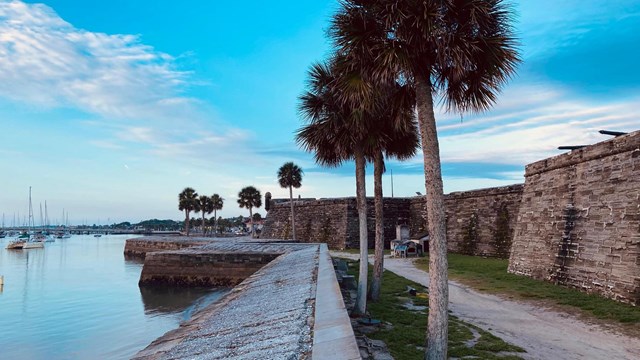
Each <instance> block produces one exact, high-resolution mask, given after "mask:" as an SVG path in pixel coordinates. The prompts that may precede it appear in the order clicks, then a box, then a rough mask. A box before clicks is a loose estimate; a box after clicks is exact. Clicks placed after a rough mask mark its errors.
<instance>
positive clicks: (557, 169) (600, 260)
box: [509, 132, 640, 304]
mask: <svg viewBox="0 0 640 360" xmlns="http://www.w3.org/2000/svg"><path fill="white" fill-rule="evenodd" d="M509 271H510V272H512V273H515V274H521V275H527V276H531V277H534V278H537V279H544V280H548V281H552V282H554V283H557V284H562V285H567V286H571V287H575V288H577V289H580V290H582V291H585V292H593V293H598V294H601V295H604V296H606V297H609V298H612V299H616V300H619V301H623V302H628V303H631V304H638V303H639V300H640V132H634V133H630V134H628V135H625V136H620V137H617V138H614V139H611V140H608V141H604V142H602V143H598V144H595V145H593V146H589V147H586V148H583V149H580V150H574V151H571V152H570V153H567V154H563V155H559V156H555V157H553V158H550V159H546V160H543V161H539V162H536V163H533V164H531V165H529V166H527V170H526V175H525V187H524V192H523V195H522V205H521V207H520V211H519V213H518V219H517V225H516V229H515V235H514V240H513V246H512V250H511V257H510V261H509Z"/></svg>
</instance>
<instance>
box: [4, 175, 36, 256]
mask: <svg viewBox="0 0 640 360" xmlns="http://www.w3.org/2000/svg"><path fill="white" fill-rule="evenodd" d="M33 225H34V219H33V206H32V205H31V186H29V233H28V234H27V236H24V237H23V236H20V237H18V238H16V239H15V240H14V241H12V242H10V243H9V244H8V245H7V249H38V248H44V242H43V241H38V240H36V239H35V237H34V235H33Z"/></svg>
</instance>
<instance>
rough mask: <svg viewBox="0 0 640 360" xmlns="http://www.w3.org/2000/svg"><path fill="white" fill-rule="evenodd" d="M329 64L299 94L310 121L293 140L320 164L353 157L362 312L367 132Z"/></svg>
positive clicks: (362, 306)
mask: <svg viewBox="0 0 640 360" xmlns="http://www.w3.org/2000/svg"><path fill="white" fill-rule="evenodd" d="M332 66H333V64H331V63H318V64H315V65H313V66H312V67H311V70H310V71H309V80H308V89H307V91H306V92H305V93H303V94H302V95H301V96H300V100H301V103H300V112H301V114H302V116H303V117H304V118H305V119H307V120H308V122H309V123H308V124H307V125H305V126H304V127H302V128H301V129H299V130H298V132H297V134H296V142H297V143H298V145H300V146H301V147H302V148H303V149H305V150H306V151H308V152H313V153H314V158H315V160H316V162H317V163H318V164H320V165H323V166H329V167H334V166H339V165H340V164H342V163H343V162H344V161H346V160H349V159H354V160H355V165H356V201H357V207H358V220H359V230H360V231H359V238H360V259H361V260H360V273H359V278H358V291H357V297H356V307H355V308H354V309H353V313H354V314H364V313H365V312H366V308H367V272H368V269H367V252H368V231H367V199H366V190H365V164H366V159H365V151H364V141H363V136H362V135H363V134H366V132H365V131H362V130H361V129H357V125H358V124H357V123H358V121H357V120H358V119H357V117H356V111H354V109H353V108H352V107H351V106H350V104H347V103H346V102H345V101H343V100H342V99H340V95H339V94H338V92H337V91H336V88H335V83H336V81H337V80H338V75H337V74H336V73H334V72H333V69H332ZM363 124H364V123H363Z"/></svg>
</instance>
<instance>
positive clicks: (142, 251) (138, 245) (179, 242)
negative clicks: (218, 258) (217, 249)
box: [124, 236, 213, 259]
mask: <svg viewBox="0 0 640 360" xmlns="http://www.w3.org/2000/svg"><path fill="white" fill-rule="evenodd" d="M212 241H213V240H212V239H206V238H191V237H175V236H174V237H161V236H154V237H151V236H146V237H142V238H134V239H127V241H126V243H125V245H124V255H125V256H129V257H137V258H143V259H144V257H145V255H146V254H147V253H150V252H154V251H168V250H182V249H188V248H192V247H197V246H203V245H206V244H209V243H211V242H212Z"/></svg>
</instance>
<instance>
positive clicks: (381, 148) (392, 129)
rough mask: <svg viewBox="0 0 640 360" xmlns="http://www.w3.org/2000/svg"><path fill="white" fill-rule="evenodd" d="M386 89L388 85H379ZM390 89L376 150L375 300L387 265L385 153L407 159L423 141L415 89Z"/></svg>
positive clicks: (384, 99) (380, 117) (380, 116)
mask: <svg viewBox="0 0 640 360" xmlns="http://www.w3.org/2000/svg"><path fill="white" fill-rule="evenodd" d="M378 88H379V89H381V90H384V89H385V88H384V87H378ZM386 90H387V91H388V93H387V94H386V95H385V96H381V97H380V98H379V100H378V101H379V103H380V104H381V105H382V106H380V107H379V108H378V109H380V110H381V111H378V112H377V114H378V120H379V121H380V122H381V126H380V128H379V129H378V130H379V134H376V136H377V138H378V141H377V148H376V149H375V152H374V154H373V179H374V180H373V181H374V186H373V192H374V208H375V218H376V224H375V255H374V263H373V277H372V279H371V289H370V296H371V300H372V301H374V302H375V301H378V299H379V298H380V289H381V288H382V270H383V268H384V211H383V208H384V204H383V199H384V198H383V194H382V174H383V173H384V171H385V165H384V157H385V156H384V155H385V154H386V157H392V158H396V159H398V160H407V159H410V158H412V157H413V156H415V154H416V150H417V148H418V146H419V145H420V140H419V138H418V133H417V131H416V129H417V123H416V118H415V114H414V111H413V104H414V101H413V92H412V91H411V89H410V88H409V87H407V86H400V85H398V84H395V86H390V87H387V88H386Z"/></svg>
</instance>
